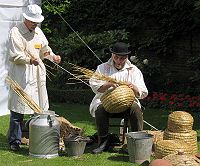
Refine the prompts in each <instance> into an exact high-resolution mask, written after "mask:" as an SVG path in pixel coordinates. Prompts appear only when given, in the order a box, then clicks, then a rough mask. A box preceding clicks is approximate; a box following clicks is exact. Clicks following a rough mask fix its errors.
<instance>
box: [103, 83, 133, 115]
mask: <svg viewBox="0 0 200 166" xmlns="http://www.w3.org/2000/svg"><path fill="white" fill-rule="evenodd" d="M134 99H135V94H134V92H133V90H132V89H131V88H129V87H128V86H127V85H121V86H119V87H117V88H115V89H114V90H108V91H107V92H105V93H104V94H103V96H102V97H101V102H102V104H103V106H104V108H105V110H106V111H108V112H110V113H120V112H124V111H126V110H127V109H128V108H130V107H131V106H132V104H133V101H134Z"/></svg>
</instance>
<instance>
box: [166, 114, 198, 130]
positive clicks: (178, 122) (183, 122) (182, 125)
mask: <svg viewBox="0 0 200 166" xmlns="http://www.w3.org/2000/svg"><path fill="white" fill-rule="evenodd" d="M193 122H194V119H193V117H192V116H191V115H190V114H189V113H187V112H185V111H175V112H173V113H171V114H170V115H169V117H168V126H167V128H168V130H169V131H171V132H175V133H187V132H190V131H191V130H192V126H193Z"/></svg>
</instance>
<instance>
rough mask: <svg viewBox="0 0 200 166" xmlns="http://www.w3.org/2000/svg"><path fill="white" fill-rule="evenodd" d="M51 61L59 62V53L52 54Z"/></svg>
mask: <svg viewBox="0 0 200 166" xmlns="http://www.w3.org/2000/svg"><path fill="white" fill-rule="evenodd" d="M53 61H54V62H56V63H60V62H61V57H60V56H59V55H54V56H53Z"/></svg>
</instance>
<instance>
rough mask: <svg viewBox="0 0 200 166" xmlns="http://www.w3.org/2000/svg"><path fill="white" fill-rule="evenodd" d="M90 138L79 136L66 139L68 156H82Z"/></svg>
mask: <svg viewBox="0 0 200 166" xmlns="http://www.w3.org/2000/svg"><path fill="white" fill-rule="evenodd" d="M87 141H88V138H85V137H82V136H77V137H68V138H65V139H64V144H65V151H66V153H67V156H81V155H82V154H83V153H84V151H85V146H86V143H87Z"/></svg>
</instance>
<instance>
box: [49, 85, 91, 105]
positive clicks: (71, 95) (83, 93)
mask: <svg viewBox="0 0 200 166" xmlns="http://www.w3.org/2000/svg"><path fill="white" fill-rule="evenodd" d="M48 96H49V101H50V102H61V103H79V104H90V103H91V101H92V99H93V97H94V93H93V92H92V90H91V89H77V90H59V89H52V88H49V89H48Z"/></svg>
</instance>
